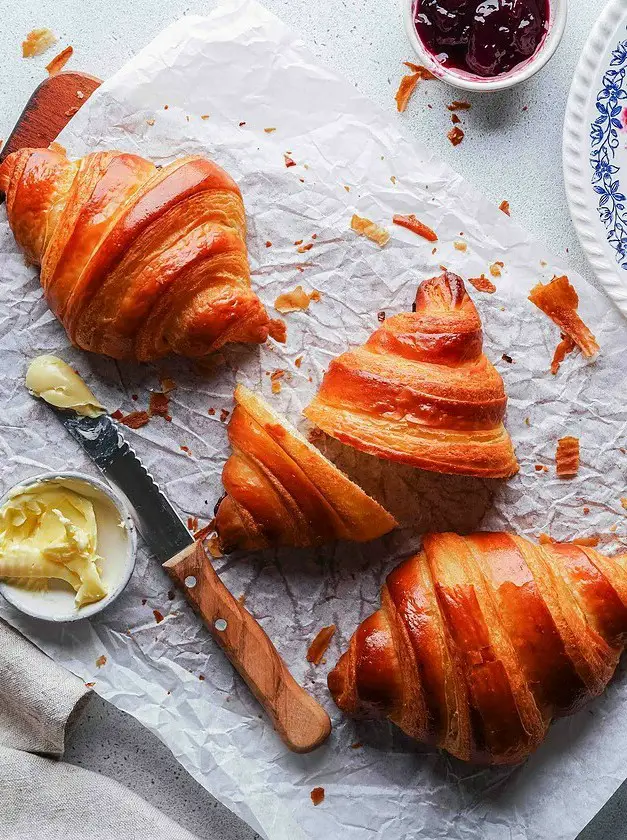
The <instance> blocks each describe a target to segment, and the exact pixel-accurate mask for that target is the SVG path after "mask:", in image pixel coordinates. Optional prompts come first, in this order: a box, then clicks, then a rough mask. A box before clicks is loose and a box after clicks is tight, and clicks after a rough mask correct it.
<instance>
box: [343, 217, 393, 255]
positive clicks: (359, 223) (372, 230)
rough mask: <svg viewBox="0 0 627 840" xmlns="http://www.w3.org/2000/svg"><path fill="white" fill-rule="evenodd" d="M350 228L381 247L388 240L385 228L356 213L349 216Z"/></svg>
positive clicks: (388, 234)
mask: <svg viewBox="0 0 627 840" xmlns="http://www.w3.org/2000/svg"><path fill="white" fill-rule="evenodd" d="M351 229H352V230H354V231H355V233H358V234H359V235H360V236H365V237H366V238H367V239H370V240H371V241H372V242H376V243H377V245H379V246H380V247H381V248H383V247H384V245H387V243H388V242H389V241H390V233H389V231H387V230H386V229H385V228H383V227H381V226H380V225H378V224H376V223H375V222H373V221H371V220H370V219H366V218H364V217H363V216H358V215H357V214H356V213H354V214H353V217H352V218H351Z"/></svg>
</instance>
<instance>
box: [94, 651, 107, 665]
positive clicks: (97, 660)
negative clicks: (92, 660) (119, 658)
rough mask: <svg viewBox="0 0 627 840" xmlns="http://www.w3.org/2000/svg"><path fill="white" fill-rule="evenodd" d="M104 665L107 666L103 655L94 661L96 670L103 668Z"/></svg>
mask: <svg viewBox="0 0 627 840" xmlns="http://www.w3.org/2000/svg"><path fill="white" fill-rule="evenodd" d="M106 664H107V657H106V656H105V655H104V653H103V654H102V656H99V657H98V659H96V667H97V668H103V667H104V666H105V665H106Z"/></svg>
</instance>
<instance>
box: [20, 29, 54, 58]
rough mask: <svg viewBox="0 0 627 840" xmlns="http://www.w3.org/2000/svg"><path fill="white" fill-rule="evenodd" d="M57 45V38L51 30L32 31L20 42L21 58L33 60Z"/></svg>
mask: <svg viewBox="0 0 627 840" xmlns="http://www.w3.org/2000/svg"><path fill="white" fill-rule="evenodd" d="M56 43H57V36H56V35H55V34H54V32H53V31H52V30H51V29H33V30H31V32H29V33H28V35H27V36H26V38H25V40H24V41H22V57H23V58H33V57H34V56H36V55H41V54H42V53H44V52H46V50H49V49H50V47H51V46H52V45H53V44H56Z"/></svg>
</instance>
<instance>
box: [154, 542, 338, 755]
mask: <svg viewBox="0 0 627 840" xmlns="http://www.w3.org/2000/svg"><path fill="white" fill-rule="evenodd" d="M163 565H164V568H165V569H166V570H167V572H168V574H169V575H170V577H171V578H172V580H173V581H174V582H175V583H177V584H178V585H179V586H180V588H181V589H182V590H183V592H185V595H186V597H187V600H188V601H189V603H190V604H191V605H192V607H193V608H194V610H195V611H196V612H197V613H199V614H200V615H201V616H202V618H203V619H204V621H205V624H206V625H207V628H208V629H209V631H210V632H211V634H212V636H213V637H214V639H215V640H216V641H217V642H218V644H219V645H220V647H221V648H222V650H223V651H224V652H225V654H226V655H227V656H228V658H229V659H230V661H231V663H232V665H233V666H234V667H235V668H237V670H238V671H239V673H240V675H241V676H242V677H243V679H244V680H245V681H246V683H247V684H248V686H249V688H250V689H251V691H252V692H253V694H254V695H255V697H256V698H257V700H259V702H260V703H261V705H262V706H263V707H264V709H265V710H266V712H267V713H268V715H269V716H270V717H271V718H272V721H273V723H274V726H275V728H276V730H277V732H278V733H279V735H280V737H281V739H282V740H283V742H284V743H285V744H286V745H287V746H288V747H289V748H290V749H291V750H293V751H294V752H298V753H306V752H310V751H311V750H313V749H315V748H316V747H318V746H320V744H322V743H323V742H324V741H325V740H326V739H327V738H328V737H329V733H330V732H331V721H330V720H329V716H328V715H327V713H326V712H325V711H324V709H323V708H322V706H320V705H319V704H318V703H317V702H316V701H315V700H314V698H313V697H311V695H309V694H308V693H307V692H306V691H305V689H304V688H302V687H301V686H300V685H298V683H297V682H296V680H295V679H294V678H293V677H292V675H291V674H290V672H289V670H288V669H287V666H286V665H285V663H284V662H283V660H282V659H281V657H280V656H279V654H278V653H277V651H276V648H275V647H274V645H273V644H272V642H271V641H270V639H269V637H268V636H267V635H266V633H265V632H264V630H263V629H262V628H261V626H260V625H259V624H258V623H257V622H256V621H255V619H254V618H253V617H252V616H251V615H250V613H249V612H248V611H247V610H245V609H244V607H243V606H242V605H241V604H240V603H239V602H238V601H237V600H236V599H235V598H234V597H233V596H232V595H231V593H230V592H229V591H228V589H227V588H226V587H225V585H224V584H223V583H222V581H221V580H220V578H219V577H218V575H217V574H216V572H215V571H214V569H213V566H212V565H211V563H210V562H209V558H208V557H207V555H206V553H205V550H204V548H203V546H202V544H201V543H200V542H195V543H194V544H193V545H191V546H189V547H188V548H185V549H184V550H183V551H181V552H180V553H179V554H177V555H176V556H174V557H173V558H172V559H171V560H168V561H167V562H166V563H164V564H163Z"/></svg>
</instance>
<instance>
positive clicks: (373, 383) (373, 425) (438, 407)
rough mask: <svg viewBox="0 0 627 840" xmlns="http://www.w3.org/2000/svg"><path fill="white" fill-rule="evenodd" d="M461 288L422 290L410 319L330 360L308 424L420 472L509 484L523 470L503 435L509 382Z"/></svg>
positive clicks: (443, 281)
mask: <svg viewBox="0 0 627 840" xmlns="http://www.w3.org/2000/svg"><path fill="white" fill-rule="evenodd" d="M482 346H483V334H482V330H481V321H480V319H479V315H478V313H477V310H476V309H475V306H474V304H473V302H472V301H471V299H470V298H469V297H468V294H467V293H466V289H465V287H464V283H463V280H462V279H461V278H460V277H457V275H455V274H451V273H450V272H446V273H445V274H442V275H441V276H440V277H433V278H432V279H430V280H425V281H424V282H423V283H421V284H420V286H419V287H418V293H417V295H416V303H415V307H414V312H412V313H404V314H401V315H394V316H393V317H391V318H388V319H386V320H385V321H384V323H383V324H382V325H381V327H380V328H379V329H378V330H376V332H374V333H373V335H371V336H370V338H369V339H368V341H367V342H366V344H365V345H364V346H363V347H359V348H358V349H356V350H351V351H349V352H347V353H343V354H342V355H341V356H339V357H338V358H337V359H334V360H333V361H332V362H331V364H330V366H329V369H328V371H327V372H326V374H325V376H324V378H323V380H322V385H321V386H320V390H319V391H318V394H317V395H316V397H315V398H314V400H313V402H311V403H310V404H309V406H307V408H306V409H305V411H304V414H305V416H306V417H307V418H308V419H309V420H311V421H312V422H313V423H315V424H316V425H317V426H318V427H319V428H321V429H322V430H323V431H324V432H326V433H327V434H329V435H331V436H332V437H334V438H337V439H338V440H339V441H341V442H342V443H347V444H349V445H350V446H353V447H355V448H356V449H360V450H361V451H362V452H368V453H370V454H371V455H376V456H378V457H379V458H387V459H389V460H391V461H401V462H403V463H405V464H409V465H410V466H413V467H421V468H422V469H423V470H431V471H434V472H440V473H461V474H463V475H472V476H483V477H486V478H505V477H507V476H511V475H513V474H514V473H516V472H517V471H518V464H517V462H516V457H515V455H514V450H513V447H512V442H511V440H510V437H509V435H508V434H507V432H506V431H505V427H504V426H503V416H504V414H505V406H506V403H507V398H506V396H505V389H504V386H503V380H502V379H501V377H500V375H499V374H498V372H497V371H496V369H495V368H494V366H493V365H492V364H491V363H490V362H489V361H488V360H487V358H486V357H485V355H484V354H483V350H482Z"/></svg>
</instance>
